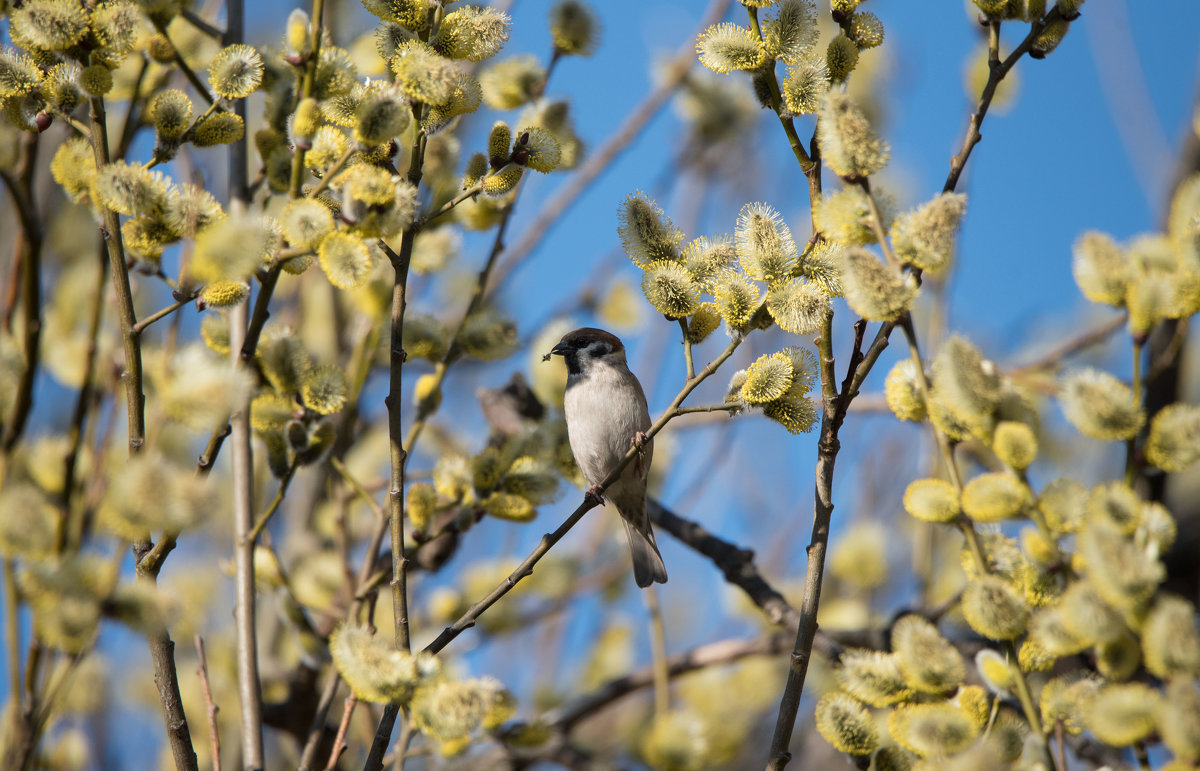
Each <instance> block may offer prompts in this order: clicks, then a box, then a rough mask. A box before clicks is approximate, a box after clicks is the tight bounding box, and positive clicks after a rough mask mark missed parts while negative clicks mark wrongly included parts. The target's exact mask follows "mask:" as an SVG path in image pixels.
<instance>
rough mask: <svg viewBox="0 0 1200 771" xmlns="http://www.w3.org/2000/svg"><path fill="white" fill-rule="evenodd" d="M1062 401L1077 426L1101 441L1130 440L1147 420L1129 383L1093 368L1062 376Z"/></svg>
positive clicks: (1060, 397) (1063, 407) (1084, 432)
mask: <svg viewBox="0 0 1200 771" xmlns="http://www.w3.org/2000/svg"><path fill="white" fill-rule="evenodd" d="M1059 403H1060V404H1061V406H1062V410H1063V414H1065V415H1066V416H1067V420H1068V421H1070V422H1071V424H1072V425H1074V426H1075V428H1077V429H1078V430H1079V431H1080V432H1081V433H1083V434H1084V435H1086V436H1090V437H1091V438H1093V439H1099V440H1101V441H1116V440H1121V439H1130V438H1132V437H1133V436H1134V435H1136V434H1137V432H1138V430H1139V429H1141V427H1142V424H1143V423H1145V420H1146V417H1145V414H1144V413H1143V412H1142V410H1141V407H1140V405H1139V404H1138V401H1137V398H1136V397H1135V395H1134V393H1133V391H1132V389H1130V388H1129V386H1127V385H1125V384H1124V383H1122V382H1121V381H1120V380H1117V378H1115V377H1113V376H1112V375H1110V374H1108V373H1107V372H1101V371H1099V370H1095V369H1091V368H1086V369H1082V370H1078V371H1076V372H1072V373H1070V374H1068V375H1067V376H1066V377H1065V378H1063V381H1062V384H1061V385H1060V387H1059Z"/></svg>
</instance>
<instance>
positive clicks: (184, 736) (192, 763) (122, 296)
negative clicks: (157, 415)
mask: <svg viewBox="0 0 1200 771" xmlns="http://www.w3.org/2000/svg"><path fill="white" fill-rule="evenodd" d="M90 103H91V112H90V117H91V126H92V153H93V157H94V159H95V161H96V167H97V168H103V167H104V165H105V164H107V163H108V161H109V150H108V128H107V119H106V117H105V111H104V98H103V97H100V96H93V97H92V98H91V100H90ZM103 223H104V224H103V229H104V237H105V239H106V240H107V242H108V262H109V268H110V270H111V271H112V281H113V289H114V290H115V291H116V295H117V316H118V319H119V321H120V324H121V338H122V341H123V343H124V350H125V373H124V375H123V376H122V378H123V380H124V381H125V407H126V410H125V411H126V420H127V421H128V431H129V455H130V456H131V457H133V456H136V455H138V454H139V453H140V452H141V450H142V448H143V446H144V445H145V443H146V416H145V406H146V396H145V394H144V393H143V392H142V347H141V341H140V339H139V337H138V334H137V333H136V332H135V331H134V326H135V325H136V324H137V317H136V315H135V312H134V308H133V291H132V289H131V287H130V283H129V270H128V268H127V267H126V264H125V246H124V243H123V241H122V240H121V223H120V219H119V218H118V216H117V213H116V212H114V211H112V210H111V209H108V208H104V210H103ZM150 548H151V545H150V539H149V534H147V535H146V537H145V538H141V539H139V540H138V541H136V542H135V543H134V544H133V556H134V562H135V564H139V563H140V562H141V560H142V557H144V556H145V555H146V553H147V552H149V551H150ZM137 574H138V577H139V578H143V579H147V580H150V581H153V580H154V579H155V577H156V575H154V574H148V573H146V572H145V571H143V570H141V569H140V564H139V568H138V570H137ZM146 637H147V640H148V641H149V643H150V655H151V658H152V659H153V661H154V682H155V685H157V686H158V695H159V700H160V701H161V702H162V707H163V722H164V724H165V725H166V729H167V742H168V744H169V745H170V747H171V754H172V756H173V758H174V760H175V767H176V768H177V769H179V770H180V771H183V770H184V769H187V770H188V771H192V770H193V769H196V767H197V765H196V752H195V750H193V749H192V736H191V731H189V730H188V723H187V715H186V714H185V713H184V711H183V698H182V697H181V696H180V694H179V673H178V671H177V670H176V668H175V642H174V641H173V640H171V635H170V634H169V633H168V632H167V628H166V626H164V625H161V624H160V625H158V626H157V627H155V628H153V629H152V630H151V631H150V632H149V633H148V634H147V635H146Z"/></svg>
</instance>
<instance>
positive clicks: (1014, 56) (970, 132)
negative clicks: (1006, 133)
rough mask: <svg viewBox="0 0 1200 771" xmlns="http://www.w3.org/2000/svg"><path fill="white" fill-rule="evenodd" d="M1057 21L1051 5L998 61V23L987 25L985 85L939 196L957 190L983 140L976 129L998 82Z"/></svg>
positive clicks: (1056, 10)
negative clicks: (961, 177) (986, 71)
mask: <svg viewBox="0 0 1200 771" xmlns="http://www.w3.org/2000/svg"><path fill="white" fill-rule="evenodd" d="M1061 18H1062V14H1061V13H1060V12H1059V10H1058V6H1054V8H1053V9H1051V11H1050V12H1049V13H1048V14H1046V16H1045V18H1043V19H1040V20H1035V21H1034V22H1033V23H1032V24H1031V25H1029V33H1028V34H1027V35H1026V36H1025V39H1024V40H1022V41H1021V44H1020V45H1018V46H1017V47H1016V48H1014V49H1013V51H1012V53H1010V54H1009V55H1008V56H1007V57H1006V58H1005V59H1004V60H1003V61H1000V55H999V52H1000V23H999V22H998V21H994V22H989V23H988V64H989V70H988V79H987V83H985V84H984V86H983V91H982V92H981V93H980V94H979V102H978V103H977V105H976V107H975V111H974V112H973V113H971V119H970V121H969V122H968V125H967V134H966V136H965V137H964V138H963V144H962V149H961V150H959V151H958V154H957V155H955V156H954V157H953V158H952V159H951V160H950V172H949V173H948V174H947V175H946V183H945V184H944V185H943V186H942V192H943V193H952V192H954V188H956V187H958V178H959V177H960V176H962V173H963V169H965V168H966V166H967V161H968V160H969V159H970V157H971V151H972V150H974V149H975V145H977V144H979V141H980V140H981V139H983V134H981V133H980V132H979V129H980V128H981V127H982V126H983V119H984V118H985V117H987V113H988V108H990V107H991V105H992V99H993V98H994V97H995V96H996V88H997V87H998V86H999V85H1000V81H1002V80H1004V76H1005V75H1007V74H1008V72H1009V70H1011V69H1012V68H1013V67H1014V66H1015V65H1016V63H1017V61H1018V60H1019V59H1020V58H1021V57H1022V56H1024V55H1025V54H1026V53H1028V52H1029V49H1030V48H1032V47H1033V42H1034V41H1035V40H1037V38H1038V36H1039V35H1041V34H1042V32H1043V31H1044V30H1045V29H1046V25H1048V24H1050V23H1052V22H1054V21H1057V20H1059V19H1061Z"/></svg>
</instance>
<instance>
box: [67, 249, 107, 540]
mask: <svg viewBox="0 0 1200 771" xmlns="http://www.w3.org/2000/svg"><path fill="white" fill-rule="evenodd" d="M97 267H98V268H99V270H98V275H97V276H96V299H95V302H94V303H93V304H92V313H91V317H90V318H89V319H88V337H87V340H88V345H87V353H86V354H85V358H84V365H83V383H82V385H80V387H79V395H78V396H77V397H76V399H75V408H74V410H72V412H71V427H70V429H68V431H67V441H68V443H69V444H68V450H67V454H66V456H64V458H63V488H62V493H61V495H62V498H61V504H62V511H63V518H64V523H63V527H62V529H61V532H60V535H59V551H60V552H61V551H62V550H63V549H64V548H65V547H66V545H67V543H68V542H69V543H70V544H71V545H73V546H74V547H75V548H78V547H79V546H80V545H81V544H82V543H83V538H84V532H83V531H84V529H85V525H84V520H85V517H82V516H81V517H80V518H79V526H78V532H76V530H75V521H74V520H73V519H72V517H71V496H72V494H73V493H74V490H75V472H76V470H77V468H78V461H79V450H80V448H81V446H82V445H83V424H84V421H85V420H86V419H87V414H88V410H89V409H90V408H91V406H92V393H93V390H94V386H93V384H92V381H93V380H94V378H95V375H96V351H97V350H98V348H99V344H98V342H97V341H98V338H99V335H100V322H101V321H102V319H103V316H104V285H105V284H106V283H107V281H108V260H107V256H106V255H105V251H104V244H103V242H101V244H100V250H99V253H98V255H97ZM68 531H70V532H68Z"/></svg>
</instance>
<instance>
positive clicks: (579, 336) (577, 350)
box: [550, 327, 667, 589]
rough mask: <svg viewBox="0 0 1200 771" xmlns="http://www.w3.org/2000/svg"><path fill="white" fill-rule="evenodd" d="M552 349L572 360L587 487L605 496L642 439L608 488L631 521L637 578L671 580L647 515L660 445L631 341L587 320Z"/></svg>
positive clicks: (574, 430)
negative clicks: (634, 367) (629, 358)
mask: <svg viewBox="0 0 1200 771" xmlns="http://www.w3.org/2000/svg"><path fill="white" fill-rule="evenodd" d="M550 353H551V354H553V355H557V356H562V357H563V361H564V362H566V365H567V387H566V393H565V396H564V399H563V408H564V410H565V412H566V418H567V437H568V439H569V440H570V443H571V452H572V453H573V454H574V455H575V462H576V463H577V464H579V469H580V470H581V471H582V472H583V476H584V477H585V478H586V479H587V481H588V483H589V484H590V485H591V487H590V488H589V489H588V491H587V493H586V495H587V496H588V497H590V498H593V499H598V500H599V502H600V503H603V502H604V498H603V497H601V494H600V489H599V487H600V483H601V482H603V481H604V479H605V478H606V477H607V476H608V475H609V473H611V472H612V470H613V469H614V468H616V466H617V464H619V463H620V462H621V460H622V459H623V458H624V457H625V454H626V453H627V452H629V449H630V447H631V446H635V447H638V449H639V456H638V457H636V458H634V460H633V461H632V462H630V463H629V464H628V465H627V466H625V468H624V469H623V470H622V471H621V474H620V476H618V477H617V479H616V480H615V481H614V482H613V483H612V484H611V485H609V486H608V488H607V489H606V490H605V491H604V495H607V496H608V499H609V500H611V501H612V502H613V504H614V505H615V506H616V507H617V513H619V514H620V515H621V521H622V522H624V524H625V534H626V535H627V536H628V537H629V552H630V555H631V556H632V558H633V578H634V580H635V581H636V582H637V585H638V586H639V587H642V588H643V589H644V588H646V587H647V586H650V584H651V583H654V582H658V583H660V584H661V583H666V581H667V567H666V565H664V564H663V559H662V555H661V554H659V552H658V544H657V543H656V542H655V540H654V531H653V530H652V529H651V528H650V518H649V517H648V516H647V515H646V476H647V474H648V473H649V471H650V461H651V458H652V457H653V450H654V447H653V443H652V441H650V440H648V439H646V435H645V432H646V431H648V430H649V428H650V411H649V410H648V408H647V406H646V394H645V392H644V391H642V384H641V383H639V382H638V379H637V377H636V376H635V375H634V374H633V373H632V372H630V371H629V366H628V365H627V364H626V363H625V346H624V345H623V344H622V343H621V341H620V339H619V338H617V336H616V335H614V334H612V333H610V332H606V331H604V330H603V329H595V328H593V327H583V328H582V329H576V330H575V331H573V332H568V333H567V334H565V335H563V338H562V340H560V341H559V342H558V344H557V345H555V346H554V348H553V349H551V351H550Z"/></svg>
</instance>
